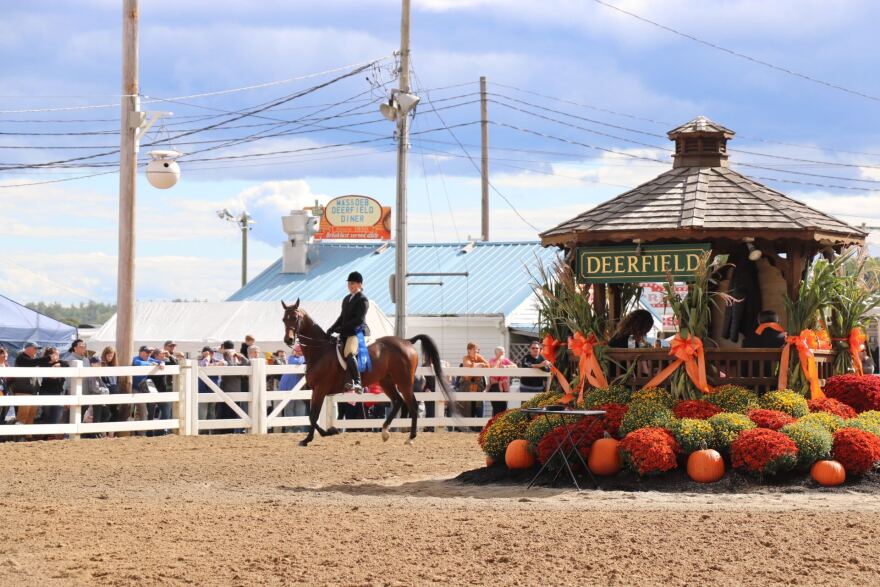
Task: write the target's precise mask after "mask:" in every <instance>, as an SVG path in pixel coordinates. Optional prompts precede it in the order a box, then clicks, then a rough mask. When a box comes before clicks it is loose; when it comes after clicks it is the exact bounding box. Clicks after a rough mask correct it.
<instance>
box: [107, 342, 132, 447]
mask: <svg viewBox="0 0 880 587" xmlns="http://www.w3.org/2000/svg"><path fill="white" fill-rule="evenodd" d="M101 366H102V367H118V366H119V358H118V357H117V356H116V347H113V346H105V347H104V350H103V351H101ZM101 384H102V385H104V386H106V387H107V389H108V390H109V391H110V394H111V395H115V394H117V393H119V378H118V377H117V376H116V375H103V376H101ZM107 408H108V410H109V414H110V421H111V422H125V421H127V420H128V417H129V416H130V415H131V405H129V404H113V405H111V406H107ZM123 416H124V417H123ZM107 436H108V437H113V436H114V433H113V432H109V433H108V434H107Z"/></svg>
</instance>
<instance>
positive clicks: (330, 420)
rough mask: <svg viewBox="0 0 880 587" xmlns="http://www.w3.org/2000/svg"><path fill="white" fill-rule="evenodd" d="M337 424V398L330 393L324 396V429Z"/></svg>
mask: <svg viewBox="0 0 880 587" xmlns="http://www.w3.org/2000/svg"><path fill="white" fill-rule="evenodd" d="M334 426H336V398H334V397H333V396H332V395H328V396H327V397H325V398H324V430H329V429H330V428H333V427H334Z"/></svg>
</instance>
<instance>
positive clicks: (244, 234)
mask: <svg viewBox="0 0 880 587" xmlns="http://www.w3.org/2000/svg"><path fill="white" fill-rule="evenodd" d="M217 216H218V217H219V218H220V219H221V220H225V221H227V222H232V223H234V224H235V225H236V226H238V228H239V230H241V286H242V287H244V286H245V285H247V247H248V231H249V230H250V229H251V228H252V227H253V225H254V224H256V221H255V220H254V217H253V216H251V215H250V214H248V213H247V210H245V211H244V212H242V213H241V214H239V215H237V216H236V215H233V214H232V212H230V211H229V210H227V209H226V208H223V209H222V210H217Z"/></svg>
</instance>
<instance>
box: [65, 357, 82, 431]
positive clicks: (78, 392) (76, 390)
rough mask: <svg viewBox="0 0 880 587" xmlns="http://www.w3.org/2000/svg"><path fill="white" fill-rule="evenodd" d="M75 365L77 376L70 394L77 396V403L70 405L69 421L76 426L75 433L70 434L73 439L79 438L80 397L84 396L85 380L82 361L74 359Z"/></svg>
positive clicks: (80, 421) (80, 419) (80, 418)
mask: <svg viewBox="0 0 880 587" xmlns="http://www.w3.org/2000/svg"><path fill="white" fill-rule="evenodd" d="M73 367H76V377H74V378H73V387H72V388H70V395H72V396H74V397H75V398H76V403H74V404H72V405H71V406H70V413H69V414H68V421H69V422H70V423H71V424H73V425H74V426H75V428H74V430H75V431H76V432H74V433H73V434H71V435H70V438H71V439H72V440H79V426H80V424H82V406H80V404H79V402H80V398H82V394H83V393H82V391H83V380H82V377H81V375H82V368H83V362H82V361H73Z"/></svg>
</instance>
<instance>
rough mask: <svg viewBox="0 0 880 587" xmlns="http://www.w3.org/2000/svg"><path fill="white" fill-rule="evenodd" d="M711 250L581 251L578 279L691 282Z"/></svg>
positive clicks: (654, 247)
mask: <svg viewBox="0 0 880 587" xmlns="http://www.w3.org/2000/svg"><path fill="white" fill-rule="evenodd" d="M709 249H710V246H709V245H708V244H705V243H698V244H682V245H644V246H642V247H641V249H640V250H637V247H636V246H635V245H633V246H625V247H581V248H578V250H577V267H576V269H577V276H578V279H579V280H580V281H581V282H582V283H638V282H640V281H666V279H667V278H668V277H669V276H671V277H672V278H673V279H674V280H676V281H691V280H693V279H694V271H695V270H696V269H697V266H698V265H699V262H700V257H701V256H702V255H703V254H704V253H705V252H706V251H708V250H709Z"/></svg>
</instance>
